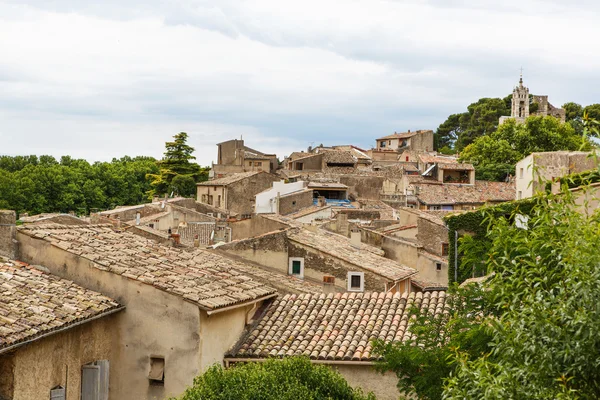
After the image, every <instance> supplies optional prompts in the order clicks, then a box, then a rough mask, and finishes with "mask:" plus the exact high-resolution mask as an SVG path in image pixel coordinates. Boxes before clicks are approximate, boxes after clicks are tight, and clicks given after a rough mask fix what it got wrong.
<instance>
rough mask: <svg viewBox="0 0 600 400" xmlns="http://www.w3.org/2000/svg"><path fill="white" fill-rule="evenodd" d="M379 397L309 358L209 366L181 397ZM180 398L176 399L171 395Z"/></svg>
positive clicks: (240, 399)
mask: <svg viewBox="0 0 600 400" xmlns="http://www.w3.org/2000/svg"><path fill="white" fill-rule="evenodd" d="M231 399H236V400H255V399H261V400H271V399H272V400H297V399H306V400H334V399H336V400H338V399H339V400H363V399H364V400H375V396H373V395H372V394H368V395H363V394H362V392H361V391H360V390H355V389H353V388H352V387H350V385H348V383H347V382H346V380H345V379H344V378H343V377H342V376H341V375H340V374H339V373H338V372H336V371H334V370H333V369H331V368H330V367H327V366H325V365H315V364H312V363H311V362H310V360H309V359H308V358H303V357H290V358H285V359H282V360H277V359H271V360H267V361H266V362H261V363H259V362H257V363H248V364H244V365H236V366H234V367H232V368H229V369H223V368H222V367H221V366H220V365H215V366H212V367H211V368H209V369H208V370H207V371H206V372H205V373H204V374H202V375H200V376H198V377H196V378H195V379H194V384H193V385H192V386H191V387H190V388H188V389H187V390H186V391H185V393H184V394H183V395H182V396H181V397H179V398H178V400H231ZM171 400H176V399H171Z"/></svg>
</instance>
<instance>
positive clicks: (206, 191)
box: [196, 185, 228, 209]
mask: <svg viewBox="0 0 600 400" xmlns="http://www.w3.org/2000/svg"><path fill="white" fill-rule="evenodd" d="M202 195H207V196H212V203H210V202H209V201H208V197H207V198H206V200H205V201H202ZM219 196H221V202H220V203H219ZM196 199H197V201H198V202H200V203H204V204H210V205H212V206H214V207H219V208H225V209H228V208H227V207H226V204H227V187H226V186H205V185H198V186H197V194H196Z"/></svg>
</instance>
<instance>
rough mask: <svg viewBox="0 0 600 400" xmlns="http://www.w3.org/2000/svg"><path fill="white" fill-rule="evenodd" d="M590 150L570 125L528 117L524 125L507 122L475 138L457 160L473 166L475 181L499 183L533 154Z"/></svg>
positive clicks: (549, 118) (511, 121) (549, 119)
mask: <svg viewBox="0 0 600 400" xmlns="http://www.w3.org/2000/svg"><path fill="white" fill-rule="evenodd" d="M590 148H591V144H590V142H589V141H588V140H587V139H586V138H583V137H582V136H580V135H578V134H577V133H576V132H575V130H574V129H573V127H571V125H569V124H561V123H560V121H559V120H558V119H556V118H554V117H529V118H528V119H527V120H526V122H525V124H518V123H516V121H515V120H508V121H506V122H505V123H504V124H502V125H501V126H500V127H499V128H498V130H496V131H495V132H493V133H492V134H490V135H487V136H482V137H480V138H478V139H476V140H475V142H473V143H472V144H470V145H469V146H467V147H466V148H465V149H464V150H463V151H462V152H461V154H460V159H461V160H462V161H466V162H470V163H473V164H474V165H475V168H476V169H475V170H476V173H477V178H478V179H486V180H496V181H501V180H504V179H506V177H507V175H508V174H513V175H514V166H515V164H516V163H517V161H519V160H521V159H522V158H524V157H526V156H528V155H529V154H531V153H533V152H543V151H557V150H589V149H590Z"/></svg>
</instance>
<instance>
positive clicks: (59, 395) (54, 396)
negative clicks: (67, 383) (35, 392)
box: [50, 386, 66, 400]
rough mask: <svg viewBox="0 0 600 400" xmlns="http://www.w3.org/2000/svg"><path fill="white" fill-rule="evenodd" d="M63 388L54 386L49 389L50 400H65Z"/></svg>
mask: <svg viewBox="0 0 600 400" xmlns="http://www.w3.org/2000/svg"><path fill="white" fill-rule="evenodd" d="M65 396H66V394H65V388H64V387H62V386H56V387H55V388H54V389H52V390H50V400H65V399H66V397H65Z"/></svg>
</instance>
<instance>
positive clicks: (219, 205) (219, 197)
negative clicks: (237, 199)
mask: <svg viewBox="0 0 600 400" xmlns="http://www.w3.org/2000/svg"><path fill="white" fill-rule="evenodd" d="M217 207H221V195H219V196H217Z"/></svg>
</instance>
